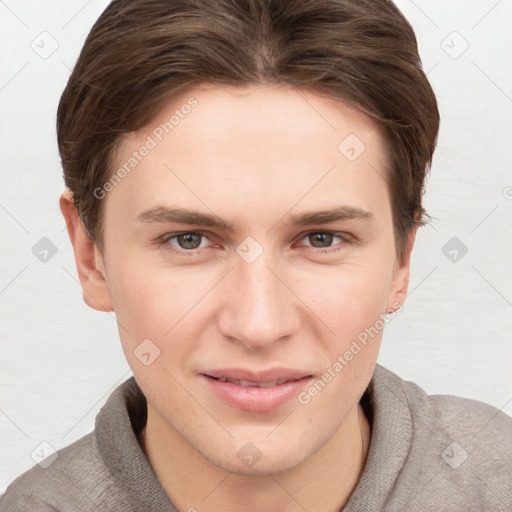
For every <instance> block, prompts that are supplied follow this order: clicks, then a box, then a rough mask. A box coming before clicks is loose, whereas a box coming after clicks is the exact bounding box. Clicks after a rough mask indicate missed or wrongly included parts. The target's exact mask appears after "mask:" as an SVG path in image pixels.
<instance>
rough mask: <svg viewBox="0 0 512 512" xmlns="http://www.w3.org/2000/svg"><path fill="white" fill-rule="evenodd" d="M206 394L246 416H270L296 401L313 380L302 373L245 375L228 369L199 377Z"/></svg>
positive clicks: (241, 371)
mask: <svg viewBox="0 0 512 512" xmlns="http://www.w3.org/2000/svg"><path fill="white" fill-rule="evenodd" d="M200 377H201V378H202V380H203V382H204V384H205V385H206V389H207V392H209V393H212V394H213V395H214V396H215V397H216V398H218V399H220V400H221V401H222V402H224V403H225V404H227V405H229V406H231V407H234V408H236V409H241V410H244V411H248V412H255V413H263V412H269V411H272V410H274V409H277V408H278V407H281V406H283V405H284V404H286V403H287V402H289V401H290V400H292V399H293V398H294V397H296V396H297V395H298V394H299V393H300V392H301V391H302V390H303V389H304V387H305V386H306V385H307V384H308V383H309V382H310V381H311V379H312V378H313V376H312V375H311V374H306V373H305V372H302V371H295V370H282V369H281V370H273V371H266V372H248V371H246V370H239V369H229V370H219V371H211V372H208V373H202V374H200Z"/></svg>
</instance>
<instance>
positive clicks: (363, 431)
mask: <svg viewBox="0 0 512 512" xmlns="http://www.w3.org/2000/svg"><path fill="white" fill-rule="evenodd" d="M370 435H371V432H370V424H369V422H368V420H367V418H366V416H365V414H364V411H363V409H362V407H361V406H360V405H359V404H358V405H357V406H356V407H355V408H354V409H353V410H352V411H351V413H350V414H349V415H348V417H347V419H346V420H345V422H344V423H343V424H342V425H341V427H340V428H339V429H338V430H337V431H336V432H335V433H334V434H333V436H332V437H331V438H330V439H329V440H328V442H327V443H326V444H325V445H324V446H323V447H322V448H321V449H320V450H319V451H318V452H316V453H315V454H314V455H313V456H312V457H310V458H309V459H307V460H306V461H304V462H303V463H302V464H300V465H299V466H297V467H295V468H293V469H290V470H288V471H284V472H281V473H277V474H268V475H261V476H247V475H239V474H234V473H230V472H228V471H224V470H223V469H221V468H219V467H216V466H214V465H213V464H211V463H210V462H209V461H208V460H207V459H205V458H204V457H203V456H202V455H200V454H199V453H198V452H197V451H196V450H194V448H192V446H191V445H190V444H189V443H188V442H187V441H186V440H185V439H183V438H182V437H181V436H180V435H179V434H178V433H177V432H176V431H175V430H174V429H172V428H171V427H170V426H169V425H168V423H167V422H166V421H165V420H164V419H163V418H162V417H161V416H159V415H158V413H157V412H156V411H155V410H154V408H152V407H151V406H150V405H149V404H148V420H147V425H146V427H145V428H144V430H143V431H142V432H141V446H142V448H143V450H144V452H145V453H146V456H147V457H148V459H149V462H150V463H151V465H152V467H153V469H154V471H155V473H156V475H157V477H158V479H159V480H160V482H161V484H162V486H163V488H164V490H165V491H166V493H167V494H168V495H169V497H170V499H171V501H172V502H173V503H174V505H175V506H176V507H177V508H178V509H179V510H184V511H188V510H195V509H196V510H200V511H201V512H214V511H215V512H217V511H222V512H231V511H235V510H236V511H237V512H241V511H252V510H258V511H262V512H265V511H274V510H281V511H286V512H296V511H297V512H299V511H301V512H303V511H304V510H308V512H319V511H322V512H336V511H339V510H341V509H342V508H343V506H344V505H345V503H346V502H347V500H348V498H349V496H350V494H351V493H352V491H353V489H354V487H355V486H356V484H357V481H358V480H359V477H360V475H361V473H362V470H363V468H364V464H365V461H366V456H367V454H368V449H369V444H370Z"/></svg>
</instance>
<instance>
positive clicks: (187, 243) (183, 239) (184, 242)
mask: <svg viewBox="0 0 512 512" xmlns="http://www.w3.org/2000/svg"><path fill="white" fill-rule="evenodd" d="M200 236H201V235H198V234H197V233H185V234H183V235H180V245H181V247H182V248H183V249H197V248H198V247H199V245H200V240H199V238H200ZM194 238H195V240H194Z"/></svg>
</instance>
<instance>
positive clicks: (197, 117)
mask: <svg viewBox="0 0 512 512" xmlns="http://www.w3.org/2000/svg"><path fill="white" fill-rule="evenodd" d="M191 98H192V99H191ZM185 105H189V107H185ZM173 115H174V118H172V116H173ZM170 120H171V121H170ZM165 123H167V125H166V124H165ZM170 126H172V127H171V128H170ZM167 132H168V133H167ZM142 147H146V148H147V150H143V149H141V148H142ZM134 152H135V153H134ZM131 158H132V159H135V160H132V161H130V159H131ZM116 159H117V167H116V169H118V168H121V167H122V166H123V165H125V164H126V163H128V165H127V166H126V167H125V170H126V169H130V171H129V172H126V173H122V172H121V175H122V176H121V178H122V179H120V180H116V182H115V183H114V182H112V183H111V185H107V187H106V190H108V193H107V194H106V197H105V199H103V200H104V201H105V204H104V208H105V211H104V213H105V216H104V218H105V223H104V253H103V256H102V257H101V256H99V253H97V252H96V262H97V265H98V268H99V272H98V273H97V276H99V274H101V277H98V278H97V280H96V281H94V282H95V283H96V284H91V286H96V291H95V293H96V294H97V295H101V294H103V295H102V297H105V298H104V299H103V302H102V303H103V306H102V307H103V309H106V308H109V307H112V308H113V309H114V310H115V313H116V317H117V320H118V322H119V325H120V336H121V341H122V345H123V350H124V352H125V355H126V357H127V359H128V362H129V364H130V366H131V368H132V369H133V372H134V375H135V378H136V379H137V381H138V383H139V385H140V386H141V388H142V390H143V392H144V393H145V395H146V397H147V399H148V403H149V404H150V408H151V411H152V414H154V417H155V418H158V421H160V422H161V424H162V425H165V426H166V427H167V428H168V429H169V431H171V430H172V431H173V432H174V433H176V434H177V435H178V436H179V437H180V438H181V439H182V440H183V442H188V443H189V444H190V445H191V446H192V447H193V448H195V450H196V451H197V452H198V453H199V454H201V455H202V456H203V457H204V458H205V459H207V460H209V461H210V462H212V463H213V464H215V465H217V466H219V467H222V468H224V469H226V470H228V471H233V472H239V473H245V474H264V473H268V472H276V471H283V470H286V469H290V468H293V467H294V466H296V465H297V464H299V463H300V462H302V461H304V460H306V459H307V458H308V457H311V456H312V455H313V454H314V453H316V452H318V450H319V449H320V448H321V447H322V446H324V445H325V444H326V443H327V442H328V441H329V439H331V438H332V437H333V436H334V435H335V433H336V432H337V431H339V429H340V428H341V426H342V424H343V422H344V421H345V419H346V418H347V417H348V415H349V414H350V413H351V412H352V411H354V409H355V408H357V403H358V400H359V398H360V396H361V395H362V393H363V392H364V390H365V388H366V386H367V384H368V382H369V380H370V378H371V375H372V372H373V369H374V367H375V363H376V358H377V354H378V350H379V344H380V340H381V335H382V326H383V324H384V322H383V318H384V315H385V313H386V312H387V311H389V309H390V308H391V309H393V308H394V309H396V308H397V305H398V304H399V303H401V302H402V301H403V298H404V294H405V289H406V287H407V279H408V258H405V260H404V262H402V264H398V262H397V261H396V259H395V245H394V237H393V227H392V214H391V205H390V197H389V194H388V191H387V187H386V183H385V181H384V177H385V175H386V173H387V172H388V170H387V165H388V162H387V158H386V148H385V144H384V140H383V137H382V135H381V133H380V132H379V130H378V128H377V127H376V126H375V124H374V123H373V121H372V120H371V119H370V118H369V117H368V116H366V115H365V114H362V113H360V112H359V111H357V110H355V109H354V108H352V107H349V106H347V105H346V104H344V103H341V102H336V101H333V100H328V99H325V98H321V97H319V96H317V95H315V94H314V93H312V92H308V91H300V93H299V91H297V90H294V89H292V88H287V87H284V86H283V87H278V86H272V87H247V88H231V87H217V86H209V87H206V86H204V87H201V88H198V87H196V88H194V89H192V90H189V91H188V92H187V93H186V94H185V93H183V94H182V95H181V96H179V97H176V96H175V97H174V98H173V99H172V101H170V102H169V103H168V104H166V105H165V107H164V108H163V109H162V110H161V111H160V112H159V114H158V116H157V117H156V118H155V119H154V120H153V121H152V122H151V123H150V124H149V125H148V126H147V127H145V128H144V129H142V130H140V131H139V132H137V133H131V134H129V135H128V136H127V137H126V138H125V139H124V141H123V143H122V144H121V146H120V148H119V151H118V152H117V155H116ZM130 162H131V164H130ZM132 164H133V165H132ZM99 193H101V192H99ZM95 279H96V278H95ZM100 288H101V290H100ZM88 302H89V301H88ZM89 303H90V305H92V306H93V307H96V308H97V309H100V308H99V307H98V305H97V303H94V302H93V301H90V302H89ZM372 327H373V330H371V328H372ZM365 330H366V331H365ZM375 331H378V332H377V333H376V334H375ZM365 332H366V340H365V342H364V341H363V340H364V338H365V335H364V334H362V333H365ZM368 332H371V333H372V335H371V336H370V335H368ZM144 340H145V341H144ZM354 342H355V344H354ZM356 347H358V348H359V350H358V349H357V348H356ZM350 354H351V356H350ZM326 374H329V375H330V378H329V377H326V376H325V375H326ZM226 379H227V380H226ZM281 381H285V382H281ZM319 381H320V383H319ZM315 390H316V391H315ZM205 432H206V433H207V435H205ZM244 450H245V451H244ZM247 455H249V456H256V457H258V456H261V458H260V460H259V461H258V463H257V464H255V465H254V467H249V466H248V465H247V464H246V463H245V462H244V456H247ZM244 464H245V465H244Z"/></svg>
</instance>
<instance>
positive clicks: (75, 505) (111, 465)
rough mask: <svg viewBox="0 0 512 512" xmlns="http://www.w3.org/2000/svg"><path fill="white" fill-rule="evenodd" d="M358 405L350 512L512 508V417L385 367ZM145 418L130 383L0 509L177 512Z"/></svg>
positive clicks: (12, 490)
mask: <svg viewBox="0 0 512 512" xmlns="http://www.w3.org/2000/svg"><path fill="white" fill-rule="evenodd" d="M361 403H362V405H363V407H364V409H365V412H366V414H367V415H368V418H369V421H370V424H371V428H372V435H371V444H370V449H369V453H368V458H367V461H366V465H365V468H364V470H363V473H362V475H361V478H360V479H359V482H358V484H357V486H356V488H355V489H354V491H353V493H352V494H351V496H350V498H349V500H348V502H347V504H346V505H345V507H344V508H343V511H344V512H355V511H361V512H372V511H380V510H385V511H397V512H398V511H403V512H428V511H434V510H435V511H443V512H448V511H457V512H461V511H464V512H471V511H475V512H476V511H493V512H498V511H503V512H510V511H512V418H510V417H509V416H507V415H506V414H503V413H502V412H500V411H499V410H498V409H496V408H494V407H491V406H490V405H486V404H484V403H481V402H477V401H474V400H468V399H464V398H458V397H454V396H449V395H432V396H429V395H427V394H426V393H425V392H424V391H423V390H422V389H421V388H419V387H418V386H417V385H416V384H414V383H412V382H408V381H404V380H402V379H400V378H399V377H398V376H397V375H395V374H394V373H392V372H390V371H389V370H386V369H385V368H383V367H382V366H380V365H377V368H376V370H375V373H374V375H373V378H372V380H371V382H370V385H369V386H368V389H367V390H366V392H365V394H364V395H363V397H362V399H361ZM146 413H147V408H146V400H145V398H144V395H143V394H142V392H141V390H140V388H139V387H138V385H137V383H136V381H135V380H134V378H133V377H131V378H130V379H128V380H127V381H126V382H124V383H123V384H121V385H120V386H119V387H118V388H117V389H116V390H115V391H114V392H113V393H112V394H111V395H110V397H109V399H108V401H107V403H106V404H105V406H104V407H103V408H102V409H101V411H100V412H99V413H98V415H97V417H96V426H95V430H94V432H92V433H90V434H88V435H86V436H85V437H83V438H82V439H79V440H78V441H76V442H75V443H73V444H71V445H70V446H68V447H66V448H63V449H62V450H60V451H59V452H58V458H57V459H56V460H55V461H54V462H53V463H51V464H50V466H48V467H47V468H46V469H44V468H43V467H41V466H43V465H45V464H41V466H40V465H36V466H35V467H33V468H32V469H30V470H29V471H27V472H26V473H24V474H23V475H21V476H19V477H18V478H17V479H16V480H15V481H14V482H13V483H12V484H11V485H10V486H9V487H8V488H7V491H6V492H5V494H4V496H3V498H2V499H1V500H0V511H2V512H48V511H59V512H61V511H62V512H89V511H90V512H92V511H95V512H107V511H109V512H128V511H138V512H177V509H176V507H174V505H173V504H172V502H171V501H170V499H169V497H168V496H167V494H166V493H165V491H164V489H163V488H162V486H161V484H160V482H159V480H158V478H157V477H156V475H155V473H154V471H153V469H152V467H151V465H150V464H149V462H148V459H147V458H146V456H145V454H144V452H143V451H142V450H141V448H140V446H139V444H138V441H137V437H136V433H138V432H139V431H140V430H141V429H142V428H143V426H144V425H145V422H146ZM183 512H184V511H183ZM256 512H257V511H256Z"/></svg>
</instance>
